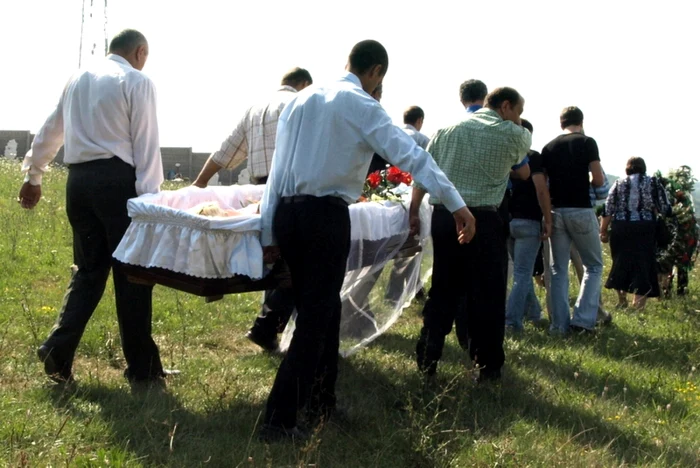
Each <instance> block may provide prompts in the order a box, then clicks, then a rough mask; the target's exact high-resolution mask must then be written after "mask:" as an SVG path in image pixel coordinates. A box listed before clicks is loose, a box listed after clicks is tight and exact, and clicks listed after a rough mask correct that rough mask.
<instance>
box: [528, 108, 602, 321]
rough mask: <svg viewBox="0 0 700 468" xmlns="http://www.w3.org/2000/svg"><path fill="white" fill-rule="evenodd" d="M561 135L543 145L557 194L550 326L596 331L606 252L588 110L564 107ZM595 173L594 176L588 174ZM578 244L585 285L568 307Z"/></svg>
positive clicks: (554, 200) (553, 193) (546, 166)
mask: <svg viewBox="0 0 700 468" xmlns="http://www.w3.org/2000/svg"><path fill="white" fill-rule="evenodd" d="M560 123H561V128H562V130H564V133H563V134H562V135H559V136H558V137H557V138H555V139H554V140H552V141H551V142H549V143H548V144H547V146H545V147H544V149H543V150H542V168H543V170H544V171H545V173H546V175H547V177H548V178H549V191H550V194H551V198H552V207H553V209H552V214H553V217H552V223H553V228H552V236H551V239H550V244H551V250H552V259H551V268H552V285H551V288H552V323H551V326H550V331H551V332H553V333H560V334H566V333H568V332H569V330H571V331H576V332H586V331H587V332H592V331H593V330H594V329H595V324H596V318H597V315H598V302H599V300H600V290H601V278H602V275H603V255H602V249H601V245H600V239H599V238H598V235H597V231H598V220H597V218H596V215H595V211H594V209H593V207H592V206H591V199H590V196H589V188H590V186H591V185H592V186H594V187H600V186H601V185H603V183H604V176H603V170H602V168H601V165H600V156H599V154H598V145H597V144H596V142H595V140H594V139H593V138H590V137H588V136H586V135H585V134H584V131H583V112H581V109H579V108H578V107H567V108H565V109H564V110H563V111H562V113H561V116H560ZM589 173H590V177H589ZM572 243H573V244H574V246H575V247H576V249H577V250H578V252H579V254H580V255H581V260H582V262H583V267H584V274H583V281H582V282H581V290H580V293H579V296H578V299H577V300H576V304H575V306H574V313H573V318H571V317H570V312H569V258H570V252H571V244H572Z"/></svg>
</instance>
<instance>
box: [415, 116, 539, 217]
mask: <svg viewBox="0 0 700 468" xmlns="http://www.w3.org/2000/svg"><path fill="white" fill-rule="evenodd" d="M531 143H532V136H531V135H530V132H528V131H527V130H526V129H525V128H523V127H519V126H518V125H516V124H515V123H513V122H511V121H507V120H503V119H502V118H501V117H500V116H499V115H498V113H496V111H493V110H491V109H486V108H483V109H480V110H478V111H476V112H474V113H473V114H471V115H470V116H469V118H467V119H466V120H464V121H462V122H460V123H458V124H457V125H454V126H452V127H447V128H443V129H441V130H438V132H437V133H436V134H435V136H434V137H433V138H432V140H430V144H429V145H428V150H427V151H428V152H429V153H430V154H432V155H433V158H434V159H435V162H437V164H438V166H439V167H440V169H442V171H443V172H444V173H445V175H447V178H448V179H450V181H451V182H452V183H453V184H454V185H455V187H456V188H457V191H458V192H459V194H460V195H461V196H462V198H463V199H464V201H465V202H466V204H467V206H471V207H476V206H498V205H500V204H501V201H502V200H503V195H504V193H505V190H506V185H507V184H508V176H509V174H510V170H511V167H512V166H515V165H517V164H518V163H519V162H521V161H522V160H523V158H524V156H525V155H526V154H527V151H528V150H529V149H530V144H531ZM430 203H431V204H433V205H437V204H441V203H442V202H441V201H440V200H439V199H437V198H436V197H434V196H432V195H431V197H430Z"/></svg>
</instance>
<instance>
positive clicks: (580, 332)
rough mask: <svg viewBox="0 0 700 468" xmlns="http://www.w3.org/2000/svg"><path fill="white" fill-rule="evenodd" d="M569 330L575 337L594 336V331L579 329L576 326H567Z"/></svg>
mask: <svg viewBox="0 0 700 468" xmlns="http://www.w3.org/2000/svg"><path fill="white" fill-rule="evenodd" d="M569 330H571V332H572V333H576V334H577V335H595V330H591V329H588V328H584V327H579V326H578V325H569Z"/></svg>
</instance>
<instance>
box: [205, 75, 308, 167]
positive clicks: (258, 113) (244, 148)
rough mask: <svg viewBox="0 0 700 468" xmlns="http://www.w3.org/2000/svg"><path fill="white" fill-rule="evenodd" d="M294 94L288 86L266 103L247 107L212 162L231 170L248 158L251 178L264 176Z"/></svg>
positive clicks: (213, 156)
mask: <svg viewBox="0 0 700 468" xmlns="http://www.w3.org/2000/svg"><path fill="white" fill-rule="evenodd" d="M296 92H297V90H296V89H294V88H292V87H291V86H282V87H281V88H280V89H278V90H277V92H276V93H275V95H274V97H273V98H272V99H271V100H270V101H269V102H267V103H266V104H263V105H260V106H252V107H250V108H249V109H248V110H247V111H246V112H245V114H244V115H243V118H242V119H241V120H240V121H239V122H238V125H236V128H234V129H233V132H232V133H231V135H229V136H228V138H226V140H224V142H223V143H222V144H221V149H219V151H216V152H215V153H214V154H212V159H213V161H214V162H215V163H217V164H218V165H219V166H221V167H225V168H226V169H233V168H235V167H236V166H238V165H239V164H240V163H241V162H243V161H244V160H245V159H246V158H248V166H247V167H248V172H249V173H250V177H251V179H252V180H253V181H255V180H257V179H260V178H262V177H267V176H268V175H269V173H270V166H271V165H272V155H273V154H274V152H275V136H276V135H277V120H278V119H279V116H280V114H281V113H282V110H283V109H284V107H285V106H286V105H287V103H289V101H291V100H292V98H294V96H295V95H296Z"/></svg>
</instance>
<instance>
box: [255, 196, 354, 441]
mask: <svg viewBox="0 0 700 468" xmlns="http://www.w3.org/2000/svg"><path fill="white" fill-rule="evenodd" d="M286 200H287V199H284V198H283V199H282V201H281V203H280V205H279V207H278V208H277V211H276V213H275V220H274V231H275V236H276V237H277V241H278V244H279V247H280V251H281V254H282V257H283V258H284V259H285V260H286V261H287V264H288V265H289V271H290V273H291V276H292V284H293V290H294V303H295V304H296V309H297V319H296V329H295V330H294V335H293V337H292V341H291V344H290V345H289V349H288V351H287V355H286V356H285V357H284V359H283V361H282V364H281V365H280V367H279V370H278V371H277V377H276V378H275V383H274V384H273V386H272V390H271V391H270V396H269V398H268V400H267V410H266V414H265V422H266V423H267V424H271V425H275V426H282V427H285V428H291V427H294V426H295V425H296V416H297V410H298V409H300V408H302V407H303V406H305V405H306V406H307V408H308V409H311V410H317V409H320V410H324V409H330V408H333V407H334V406H335V382H336V379H337V375H338V349H339V346H340V343H339V337H338V333H339V329H340V314H341V303H340V289H341V288H342V286H343V280H344V277H345V269H346V265H347V258H348V253H349V250H350V215H349V213H348V207H347V205H344V204H343V203H342V202H341V200H340V199H338V198H332V197H323V198H311V197H309V198H307V199H305V200H301V201H297V200H295V202H294V203H285V201H286Z"/></svg>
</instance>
